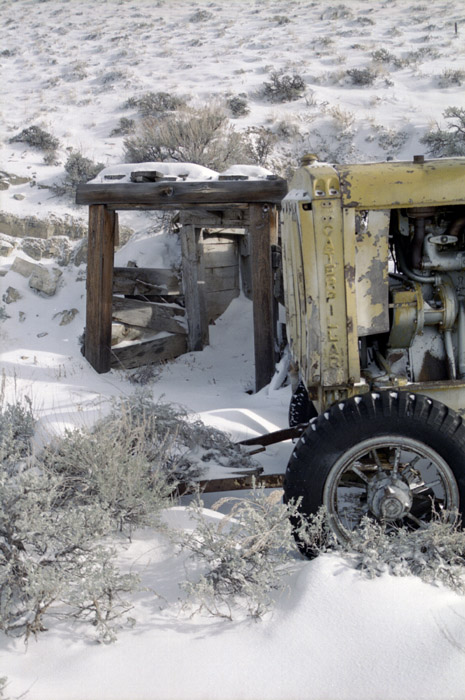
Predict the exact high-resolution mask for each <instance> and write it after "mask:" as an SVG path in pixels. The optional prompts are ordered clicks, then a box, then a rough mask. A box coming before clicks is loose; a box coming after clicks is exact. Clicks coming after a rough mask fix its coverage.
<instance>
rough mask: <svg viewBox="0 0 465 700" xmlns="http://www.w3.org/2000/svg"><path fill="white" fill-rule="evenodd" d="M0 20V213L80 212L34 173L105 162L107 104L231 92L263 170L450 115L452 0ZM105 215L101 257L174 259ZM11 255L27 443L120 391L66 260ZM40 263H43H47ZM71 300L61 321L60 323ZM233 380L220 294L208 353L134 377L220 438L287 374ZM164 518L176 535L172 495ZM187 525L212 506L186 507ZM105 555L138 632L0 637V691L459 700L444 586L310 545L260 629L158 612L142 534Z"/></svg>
mask: <svg viewBox="0 0 465 700" xmlns="http://www.w3.org/2000/svg"><path fill="white" fill-rule="evenodd" d="M0 25H1V27H2V29H1V31H2V38H1V42H0V69H1V84H2V93H3V100H2V102H1V106H0V108H1V120H0V170H1V171H5V172H7V173H9V174H10V175H11V174H12V175H16V176H20V177H27V178H29V181H27V182H25V183H22V184H13V183H12V184H11V185H10V187H9V188H8V189H5V190H1V189H0V212H6V213H8V214H14V215H17V216H35V217H38V218H40V219H45V218H46V217H48V216H50V215H53V216H57V217H60V218H64V217H66V216H67V217H74V218H75V219H80V220H82V221H84V222H85V220H86V216H87V212H86V210H85V208H84V207H77V206H76V205H74V204H73V203H72V202H71V201H70V200H69V199H67V198H63V197H61V198H60V197H57V196H55V195H53V194H52V192H51V191H50V190H49V189H47V186H49V185H51V184H52V183H54V182H59V181H60V179H61V178H62V177H63V175H64V170H63V167H64V163H65V162H66V159H67V157H68V154H69V152H70V149H74V150H77V151H80V152H82V153H83V155H84V156H86V157H88V158H90V159H92V160H95V161H98V162H101V163H102V164H103V165H105V166H106V167H116V166H117V165H118V164H119V163H121V162H122V160H123V138H124V137H123V136H121V135H120V136H118V135H116V136H115V135H111V133H112V131H113V130H114V129H115V128H117V127H118V124H119V120H120V118H122V117H124V118H134V119H137V109H135V108H133V109H131V108H127V107H124V104H125V103H126V102H127V100H128V99H129V98H134V97H136V98H137V97H140V96H141V95H143V94H144V93H147V92H149V91H153V92H157V91H164V92H167V93H170V94H175V95H179V96H182V97H184V98H186V100H187V101H188V102H189V104H192V105H193V106H203V105H205V104H207V103H209V102H212V101H214V100H218V99H222V100H227V99H229V98H230V97H231V96H236V95H239V94H241V93H244V94H245V96H246V100H247V104H248V107H249V110H250V111H249V113H248V114H246V115H245V116H241V117H240V118H237V119H232V120H231V123H232V124H233V125H234V127H235V128H236V129H237V130H245V129H248V128H250V127H254V128H257V127H264V128H267V129H270V130H272V131H273V133H275V134H277V135H278V136H279V137H280V139H281V144H282V145H281V147H280V148H278V147H276V148H277V150H276V151H275V152H274V155H273V156H272V157H271V159H270V162H268V163H266V165H267V167H268V168H270V169H272V170H275V171H277V170H280V172H281V173H283V172H285V171H286V168H287V165H289V164H290V165H292V166H294V165H295V164H296V163H297V159H298V157H299V155H302V154H303V153H305V152H309V151H310V152H316V153H319V154H321V155H322V157H326V156H327V155H328V154H336V153H337V154H339V155H340V156H341V157H342V158H344V159H345V160H346V161H348V160H350V159H351V158H353V159H355V160H364V159H376V160H382V159H384V158H386V156H392V157H395V158H399V159H401V158H411V157H412V156H413V155H414V154H417V153H424V152H425V146H424V145H422V144H421V143H420V138H421V137H422V136H423V135H424V134H425V132H426V131H427V130H428V128H429V126H430V125H431V124H432V123H433V122H434V121H436V120H438V121H439V122H441V123H443V118H442V115H443V112H444V110H445V108H446V107H448V106H454V107H461V108H464V107H465V93H464V91H463V87H462V86H461V85H460V81H461V80H462V81H463V82H465V43H464V32H465V6H464V5H463V3H462V2H461V0H450V1H444V2H440V1H438V0H433V1H432V2H429V3H421V2H410V1H406V0H392V1H391V0H385V1H383V0H379V1H377V2H371V1H368V0H366V1H364V0H350V1H346V2H345V3H344V4H342V3H336V2H335V3H334V4H322V3H315V2H307V1H304V0H302V1H295V2H294V1H292V0H289V2H286V3H284V2H282V0H275V1H273V0H256V1H255V2H246V0H232V1H231V2H225V1H224V0H218V1H217V2H207V1H199V0H197V2H189V1H188V0H159V1H158V2H155V1H154V0H120V1H119V2H118V1H116V0H97V1H96V2H90V0H79V1H78V0H62V1H61V0H48V1H47V0H45V1H41V0H0ZM380 49H385V50H386V52H388V53H389V54H391V59H390V60H389V61H387V62H386V61H380V54H379V53H375V56H377V60H375V57H374V56H373V54H374V52H379V50H380ZM392 57H394V58H396V59H397V61H393V59H392ZM366 68H370V69H373V70H376V76H375V77H374V80H373V83H372V84H371V85H357V84H354V83H353V82H352V80H351V78H350V74H349V73H347V71H350V70H353V69H357V70H363V69H366ZM276 70H278V71H279V70H282V71H284V73H286V74H294V73H296V74H298V75H300V76H301V77H302V78H303V79H304V80H305V83H306V85H307V92H306V94H305V96H303V97H301V98H300V99H297V100H295V101H291V102H286V103H271V102H269V101H267V100H266V99H265V97H264V96H263V94H262V89H263V84H264V82H266V81H268V80H269V79H270V74H271V73H272V72H273V71H276ZM462 73H463V75H462V77H460V76H461V74H462ZM447 75H448V76H449V79H447V78H446V77H445V76H447ZM451 76H452V77H451ZM453 76H455V78H454V77H453ZM454 79H455V80H456V81H458V82H455V83H454ZM31 125H38V126H40V127H41V128H43V129H44V130H46V131H47V132H49V133H51V134H52V135H53V136H55V137H56V138H58V139H59V140H60V146H59V148H58V151H57V159H56V161H55V162H53V163H51V164H45V163H44V162H43V152H41V151H40V150H36V149H34V148H30V147H28V146H27V145H26V144H24V143H10V141H9V139H10V138H12V137H13V136H15V135H16V134H18V133H19V132H21V131H22V129H24V128H26V127H28V126H31ZM121 220H122V224H124V225H128V226H131V227H132V228H133V229H134V230H135V231H136V233H135V235H134V237H133V239H132V240H131V241H130V242H129V243H128V244H127V245H126V246H123V247H122V248H121V249H120V250H119V251H118V252H117V254H116V261H117V264H121V265H125V264H126V263H127V262H128V260H136V261H137V260H144V262H145V264H146V265H153V266H154V267H158V266H159V267H164V266H167V265H169V264H170V262H171V261H173V260H175V259H176V256H177V255H178V250H177V247H176V240H175V239H174V238H173V237H172V236H168V235H165V234H163V233H162V232H160V231H158V230H157V223H156V221H155V220H154V219H153V218H150V216H149V215H147V214H144V213H141V212H139V213H122V214H121ZM1 233H2V231H1V225H0V234H1ZM0 238H2V236H0ZM3 239H4V240H6V237H5V236H3ZM8 240H10V239H8ZM73 245H74V244H73ZM15 257H20V258H23V259H25V260H28V261H30V262H37V260H36V259H34V258H32V257H29V256H28V255H27V254H26V253H25V252H24V251H21V250H19V247H17V248H16V250H15V251H14V252H13V253H12V254H11V255H8V256H7V255H5V256H4V257H0V274H2V275H3V276H0V291H1V293H2V295H3V294H4V293H5V292H6V290H7V288H8V287H13V288H14V289H15V290H17V291H18V292H19V294H20V298H19V299H18V300H17V301H14V302H12V303H9V304H4V305H3V304H0V309H2V308H3V313H4V314H6V315H7V316H8V317H7V318H5V319H4V320H0V350H1V355H0V359H1V371H2V377H1V378H0V382H1V389H2V393H3V394H4V400H5V401H14V400H16V399H22V398H23V397H24V396H29V397H30V398H31V400H32V405H33V409H34V413H35V415H36V417H37V418H38V419H39V430H38V438H37V439H38V440H47V436H49V435H53V434H55V433H57V432H61V431H62V430H63V429H64V428H65V427H71V426H75V425H91V424H92V423H93V422H94V421H95V420H96V419H97V418H98V417H99V416H101V415H102V414H103V413H104V412H105V411H106V410H108V407H109V405H110V401H111V399H112V397H118V396H127V395H129V394H131V393H132V392H133V391H134V385H133V384H131V383H130V382H129V381H128V376H127V374H126V373H124V372H121V371H115V370H113V371H112V372H110V373H108V374H105V375H97V374H96V373H95V372H94V371H93V370H92V368H90V366H89V365H88V364H87V363H86V361H85V360H84V359H83V357H82V355H81V353H80V347H79V336H80V335H81V334H82V331H83V328H84V323H85V265H80V266H79V267H77V266H74V265H73V264H70V265H68V266H63V267H61V271H62V273H63V274H62V278H61V283H60V285H59V287H58V290H57V293H56V294H55V295H54V296H51V297H45V296H41V295H39V294H37V293H35V292H33V291H32V290H31V289H30V288H29V285H28V280H27V279H26V278H25V277H23V276H21V274H19V273H18V272H15V271H14V270H12V269H11V265H12V262H13V260H14V258H15ZM41 264H43V265H45V266H48V267H56V266H57V263H56V261H55V260H53V259H42V260H41ZM3 273H4V274H3ZM71 309H75V310H76V311H77V313H76V314H75V315H74V318H73V320H72V322H71V323H69V324H67V325H60V321H61V320H62V319H63V315H62V312H64V311H69V310H71ZM0 318H1V317H0ZM253 377H254V366H253V347H252V309H251V303H250V302H249V301H248V300H247V299H245V298H243V297H240V298H238V299H236V300H235V301H234V302H233V303H232V304H231V306H230V307H229V309H228V310H227V311H226V313H225V314H224V315H223V316H222V317H221V318H220V319H218V321H217V322H216V324H215V325H214V326H212V327H211V328H210V345H209V346H208V347H207V348H205V349H204V350H203V351H202V352H201V353H189V354H186V355H184V356H182V357H180V358H178V359H177V360H175V361H172V362H168V363H166V365H164V366H163V368H160V371H159V372H158V373H157V376H156V379H155V381H154V382H153V383H152V384H151V385H150V390H151V391H152V393H153V397H154V399H158V398H160V397H163V399H164V400H165V401H170V402H174V403H178V404H182V405H183V406H185V407H186V408H187V409H188V410H189V411H190V412H192V413H195V414H198V415H200V417H201V418H202V419H203V420H204V421H205V422H207V423H210V424H212V425H214V426H215V427H219V428H223V429H225V430H226V431H227V432H229V433H230V434H231V435H232V436H233V437H234V438H243V437H247V436H252V435H255V434H259V433H262V432H266V431H268V430H273V429H278V428H282V427H285V426H286V424H287V409H288V403H289V398H290V389H289V387H283V388H279V389H276V390H273V389H270V388H265V389H263V390H262V391H261V392H259V393H258V394H255V395H254V394H249V393H247V390H249V389H250V388H251V386H252V385H253ZM291 449H292V446H291V444H290V443H284V444H281V445H277V446H274V447H272V448H270V449H268V450H267V452H266V453H265V454H264V455H259V456H258V458H259V459H260V461H261V463H262V464H263V466H264V468H265V469H266V471H267V472H274V471H284V469H285V466H286V462H287V459H288V457H289V453H290V450H291ZM213 499H214V497H213V496H212V497H210V499H209V501H208V504H211V503H212V501H213ZM166 517H167V518H168V520H169V522H170V524H171V525H173V526H176V527H179V528H185V529H189V527H190V523H189V521H188V520H187V516H186V512H185V510H184V509H183V507H181V508H177V509H174V510H173V511H171V512H170V513H168V514H167V516H166ZM205 517H206V518H212V517H217V516H216V515H214V514H213V512H212V511H209V510H206V511H205ZM121 556H122V559H123V563H124V562H126V565H127V566H128V567H130V568H132V569H133V570H136V571H137V572H139V573H140V574H141V576H142V580H143V583H144V584H146V585H147V588H148V589H153V590H155V591H157V593H158V594H160V595H162V596H163V597H164V598H165V599H166V601H167V602H168V603H170V605H166V603H165V604H163V605H161V603H160V598H157V597H156V596H154V595H153V593H151V592H150V590H147V591H145V592H143V593H140V594H139V595H138V596H137V597H136V599H135V601H134V602H135V609H134V611H133V616H134V617H135V618H136V619H137V624H136V626H135V627H134V629H132V630H123V631H121V632H120V634H119V638H118V641H117V642H116V643H115V644H113V645H110V646H103V645H95V643H93V642H92V641H91V640H90V638H87V637H86V635H85V633H84V635H83V633H82V630H81V629H80V628H79V626H76V627H70V626H69V625H66V624H65V623H63V622H53V621H51V622H50V625H49V627H50V629H49V631H48V632H46V633H43V634H42V635H41V636H40V638H39V639H38V640H37V642H36V641H34V640H31V641H30V643H29V645H28V647H27V648H26V647H25V646H24V645H23V643H22V642H21V641H17V640H12V639H9V638H5V637H2V638H1V639H0V677H1V676H7V677H8V680H9V684H8V686H7V689H6V691H5V693H6V696H7V697H11V698H17V697H20V696H21V697H23V694H24V693H26V695H24V697H27V698H28V700H40V699H42V698H43V699H44V700H45V699H46V700H71V699H72V698H73V699H76V700H103V699H104V698H108V699H111V700H118V699H120V700H129V699H131V700H139V699H140V700H142V699H143V698H147V699H160V700H175V699H177V698H179V699H183V700H190V699H191V698H192V699H193V698H199V699H202V700H203V699H207V698H208V699H211V700H216V699H218V700H227V699H228V700H229V699H231V700H241V699H242V698H244V699H245V698H250V699H251V700H274V699H276V700H278V699H280V700H291V699H292V700H294V699H295V700H297V699H301V700H304V699H305V700H317V699H318V700H323V699H325V700H331V699H334V700H342V699H344V698H347V699H348V700H355V699H356V698H357V699H360V700H362V699H366V700H375V699H382V700H389V699H391V698H392V699H393V700H401V699H402V700H404V699H405V698H411V699H412V700H419V699H425V700H426V699H428V700H442V699H444V700H445V699H449V698H450V699H451V698H456V699H460V698H461V699H464V698H465V685H464V682H463V679H464V653H465V625H464V618H465V601H464V599H463V598H462V597H460V596H458V595H457V594H455V593H453V592H451V591H450V590H448V589H446V588H443V587H441V586H437V587H433V586H431V585H427V584H425V583H423V582H421V581H420V580H418V579H415V578H413V577H406V578H394V577H390V576H388V575H384V576H382V577H380V578H377V579H375V580H365V579H363V578H362V577H361V576H360V574H359V573H357V572H356V571H354V570H353V569H351V568H350V567H349V566H346V565H345V564H344V563H343V561H342V560H341V559H340V558H338V557H337V556H335V555H324V556H322V557H320V558H318V559H317V560H315V561H312V562H307V561H302V562H301V563H300V564H299V567H298V571H297V572H296V573H295V574H293V575H292V577H291V578H290V579H289V587H288V590H287V591H286V592H285V593H283V594H282V595H281V596H280V597H279V598H278V599H277V601H276V606H275V609H274V611H273V612H272V614H271V615H269V616H268V617H267V618H266V619H265V620H263V621H261V622H258V623H257V622H253V621H249V620H244V619H242V618H241V619H238V620H237V621H235V622H229V621H225V620H218V619H214V620H212V619H209V618H206V617H203V616H197V617H194V618H192V619H188V618H186V616H183V615H182V614H181V613H180V611H179V609H178V607H177V603H176V601H177V599H178V596H179V595H180V593H179V590H178V583H179V581H181V580H182V579H183V560H182V558H175V557H174V556H173V551H172V547H171V546H170V545H169V544H168V543H167V542H166V541H165V540H164V539H163V537H162V536H161V535H159V534H155V533H153V532H151V531H143V532H139V533H138V534H137V536H136V537H134V540H133V542H132V544H131V545H130V547H129V548H128V549H127V550H125V551H124V553H122V555H121Z"/></svg>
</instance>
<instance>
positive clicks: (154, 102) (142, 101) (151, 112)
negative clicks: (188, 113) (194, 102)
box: [124, 92, 186, 117]
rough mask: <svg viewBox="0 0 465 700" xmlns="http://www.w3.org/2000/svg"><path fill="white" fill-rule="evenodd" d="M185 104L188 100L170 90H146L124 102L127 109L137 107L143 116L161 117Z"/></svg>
mask: <svg viewBox="0 0 465 700" xmlns="http://www.w3.org/2000/svg"><path fill="white" fill-rule="evenodd" d="M185 106H186V100H185V99H184V98H183V97H179V96H178V95H171V94H170V93H169V92H146V93H144V94H143V95H141V96H140V97H130V98H129V99H128V100H126V102H125V103H124V108H125V109H130V108H131V109H132V108H137V109H138V110H139V113H140V115H141V116H142V117H155V116H156V117H160V116H161V115H164V114H166V113H167V112H175V111H176V110H178V109H182V108H183V107H185Z"/></svg>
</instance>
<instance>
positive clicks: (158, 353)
mask: <svg viewBox="0 0 465 700" xmlns="http://www.w3.org/2000/svg"><path fill="white" fill-rule="evenodd" d="M185 352H187V342H186V336H185V335H168V336H165V337H163V338H156V339H155V340H147V341H145V342H144V343H137V344H132V345H127V346H125V347H122V348H113V349H112V351H111V355H112V357H111V366H112V367H115V368H117V369H133V368H134V367H141V366H142V365H150V364H153V363H154V362H162V361H163V360H172V359H173V358H175V357H179V355H182V354H183V353H185Z"/></svg>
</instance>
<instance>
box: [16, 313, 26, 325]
mask: <svg viewBox="0 0 465 700" xmlns="http://www.w3.org/2000/svg"><path fill="white" fill-rule="evenodd" d="M18 318H19V321H20V323H23V322H24V321H25V320H26V314H25V313H24V311H20V312H19V314H18Z"/></svg>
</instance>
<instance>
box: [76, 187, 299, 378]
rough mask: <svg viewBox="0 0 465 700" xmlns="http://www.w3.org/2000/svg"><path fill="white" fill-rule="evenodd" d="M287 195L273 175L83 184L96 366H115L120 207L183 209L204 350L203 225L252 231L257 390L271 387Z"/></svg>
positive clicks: (190, 285)
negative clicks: (275, 262)
mask: <svg viewBox="0 0 465 700" xmlns="http://www.w3.org/2000/svg"><path fill="white" fill-rule="evenodd" d="M133 179H137V178H133ZM286 193H287V182H286V181H285V180H283V179H281V178H278V177H274V176H271V177H269V178H267V179H264V180H248V179H236V178H231V179H218V180H212V181H187V182H185V181H169V180H164V179H162V178H161V179H159V180H158V181H153V182H147V181H142V182H140V181H136V182H130V183H126V182H125V183H111V184H107V183H102V184H100V183H99V184H94V183H92V184H83V185H79V186H78V188H77V194H76V203H77V204H85V205H88V206H89V240H88V258H87V302H86V303H87V306H86V330H85V349H84V355H85V357H86V359H87V360H88V362H89V363H90V364H91V365H92V367H94V369H95V370H96V371H97V372H99V373H103V372H108V371H109V370H110V366H111V353H112V350H111V326H112V295H113V270H114V268H113V257H114V248H115V244H116V243H117V241H118V214H117V211H118V210H128V209H144V210H150V209H152V210H168V211H170V210H171V211H173V212H175V211H179V212H180V216H179V218H180V223H181V246H182V253H183V261H184V262H183V268H184V269H183V285H184V296H185V304H186V312H187V318H188V334H187V349H188V350H201V349H202V348H203V347H204V345H205V344H207V343H208V326H206V314H205V299H204V295H203V274H202V266H201V260H199V259H198V245H197V244H198V238H199V235H200V231H201V229H202V228H206V227H213V228H218V229H221V228H228V227H229V228H232V227H237V228H245V229H247V230H248V231H249V238H250V245H251V251H250V255H251V271H252V294H253V317H254V354H255V385H256V387H255V388H256V390H257V391H258V390H260V389H261V388H262V387H263V386H265V385H266V384H267V383H268V382H269V381H270V379H271V377H272V375H273V372H274V366H275V331H274V326H275V318H274V317H275V311H274V307H275V302H274V298H273V275H272V262H271V246H272V244H275V243H277V209H278V207H279V205H280V203H281V200H282V199H283V197H284V196H285V195H286ZM161 293H162V292H161Z"/></svg>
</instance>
